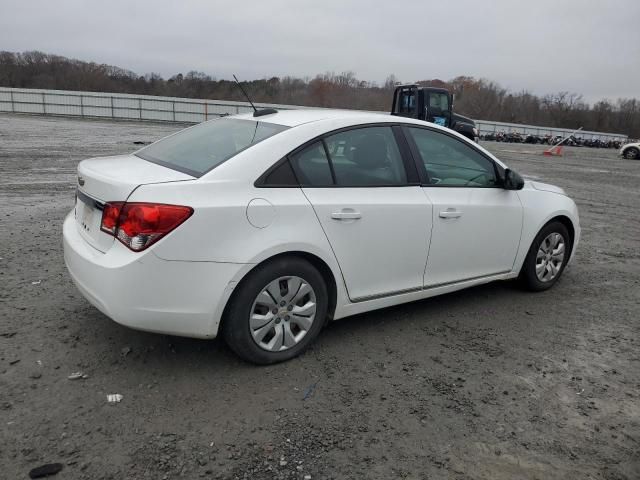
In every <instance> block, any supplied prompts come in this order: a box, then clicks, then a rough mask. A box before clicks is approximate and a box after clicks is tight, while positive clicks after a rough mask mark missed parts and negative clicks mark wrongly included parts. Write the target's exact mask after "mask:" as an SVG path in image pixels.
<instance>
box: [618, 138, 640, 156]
mask: <svg viewBox="0 0 640 480" xmlns="http://www.w3.org/2000/svg"><path fill="white" fill-rule="evenodd" d="M618 153H620V155H621V156H622V157H624V158H627V159H629V160H638V159H640V142H635V143H627V144H626V145H623V146H622V147H621V148H620V151H619V152H618Z"/></svg>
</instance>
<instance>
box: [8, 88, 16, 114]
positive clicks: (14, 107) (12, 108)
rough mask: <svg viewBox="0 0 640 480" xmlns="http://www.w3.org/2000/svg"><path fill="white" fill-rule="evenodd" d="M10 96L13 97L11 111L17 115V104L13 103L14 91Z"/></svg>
mask: <svg viewBox="0 0 640 480" xmlns="http://www.w3.org/2000/svg"><path fill="white" fill-rule="evenodd" d="M9 96H10V97H11V111H12V112H13V113H15V111H16V104H15V103H14V101H13V90H11V91H10V92H9Z"/></svg>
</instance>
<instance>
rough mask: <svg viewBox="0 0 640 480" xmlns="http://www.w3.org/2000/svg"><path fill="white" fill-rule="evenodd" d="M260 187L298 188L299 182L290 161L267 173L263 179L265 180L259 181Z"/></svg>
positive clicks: (283, 162)
mask: <svg viewBox="0 0 640 480" xmlns="http://www.w3.org/2000/svg"><path fill="white" fill-rule="evenodd" d="M259 183H260V186H263V187H295V186H298V180H297V179H296V176H295V174H294V173H293V169H292V168H291V164H290V163H289V160H288V159H286V158H285V159H284V161H282V162H281V163H280V165H278V166H276V167H275V168H274V169H273V170H271V171H270V172H269V173H267V175H266V176H264V177H263V180H261V181H259Z"/></svg>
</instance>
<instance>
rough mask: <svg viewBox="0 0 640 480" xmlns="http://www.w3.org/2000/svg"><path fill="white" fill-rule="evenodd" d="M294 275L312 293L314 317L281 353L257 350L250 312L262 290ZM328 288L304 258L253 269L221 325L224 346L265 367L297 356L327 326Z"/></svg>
mask: <svg viewBox="0 0 640 480" xmlns="http://www.w3.org/2000/svg"><path fill="white" fill-rule="evenodd" d="M287 276H295V277H300V278H302V279H304V280H305V281H306V282H307V283H308V284H309V285H310V286H311V288H312V289H313V292H314V294H315V304H316V310H315V317H314V320H313V323H312V324H311V327H310V328H309V330H308V331H307V333H306V334H305V335H304V336H303V337H302V339H301V340H300V341H299V342H298V343H297V344H295V345H294V346H292V347H290V348H288V349H286V350H281V351H268V350H265V349H263V348H262V347H260V346H259V345H258V344H257V343H256V341H255V340H254V339H253V336H252V334H251V328H250V322H249V319H250V317H251V314H252V313H253V312H251V309H252V307H253V304H254V301H255V300H256V298H257V297H258V295H259V294H260V293H261V292H262V291H263V289H265V287H266V286H267V285H268V284H269V283H271V282H273V281H274V280H277V279H278V278H280V277H287ZM328 298H329V295H328V293H327V285H326V283H325V281H324V278H323V277H322V275H321V274H320V272H318V270H317V269H316V268H315V267H314V266H313V265H311V264H310V263H309V262H307V261H306V260H304V259H301V258H297V257H280V258H276V259H274V260H272V261H269V262H267V263H265V264H263V265H260V266H258V267H256V269H255V270H253V271H252V272H250V273H249V274H248V275H247V276H246V277H245V278H244V279H243V280H242V281H241V282H240V284H239V285H238V286H237V287H236V290H235V292H234V294H233V296H232V298H231V300H230V302H229V305H228V306H227V309H226V311H225V316H224V319H223V322H222V335H223V338H224V339H225V341H226V342H227V345H229V347H230V348H231V350H233V351H234V352H235V353H236V354H237V355H238V356H239V357H241V358H242V359H244V360H246V361H248V362H251V363H255V364H259V365H268V364H272V363H278V362H283V361H285V360H289V359H291V358H294V357H296V356H297V355H299V354H300V353H302V352H303V351H304V350H305V349H306V348H307V347H308V346H309V344H311V343H312V342H313V341H314V340H315V338H316V337H317V336H318V334H319V333H320V330H322V327H323V326H324V325H325V323H326V318H327V308H328Z"/></svg>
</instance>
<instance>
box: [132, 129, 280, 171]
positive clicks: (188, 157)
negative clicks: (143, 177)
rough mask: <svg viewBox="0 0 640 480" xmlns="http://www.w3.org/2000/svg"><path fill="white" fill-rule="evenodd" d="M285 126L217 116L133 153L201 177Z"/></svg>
mask: <svg viewBox="0 0 640 480" xmlns="http://www.w3.org/2000/svg"><path fill="white" fill-rule="evenodd" d="M288 128H289V127H285V126H283V125H276V124H274V123H265V122H255V121H253V120H238V119H234V118H220V119H218V120H213V121H211V122H205V123H201V124H199V125H196V126H195V127H191V128H187V129H186V130H183V131H181V132H178V133H176V134H175V135H171V136H170V137H167V138H164V139H162V140H160V141H159V142H156V143H154V144H153V145H149V146H148V147H145V148H143V149H142V150H140V151H139V152H136V155H137V156H138V157H140V158H143V159H145V160H148V161H149V162H153V163H157V164H159V165H163V166H165V167H168V168H172V169H174V170H178V171H180V172H184V173H188V174H189V175H193V176H194V177H200V176H202V175H203V174H205V173H206V172H208V171H209V170H211V169H213V168H215V167H216V166H218V165H220V164H221V163H222V162H224V161H225V160H228V159H230V158H231V157H233V156H234V155H236V154H238V153H239V152H241V151H242V150H244V149H246V148H248V147H250V146H251V145H254V144H256V143H258V142H260V141H262V140H264V139H265V138H269V137H271V136H273V135H275V134H276V133H279V132H282V131H283V130H286V129H288Z"/></svg>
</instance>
